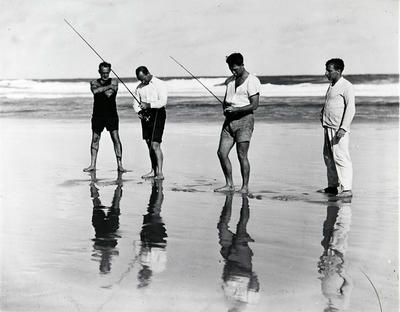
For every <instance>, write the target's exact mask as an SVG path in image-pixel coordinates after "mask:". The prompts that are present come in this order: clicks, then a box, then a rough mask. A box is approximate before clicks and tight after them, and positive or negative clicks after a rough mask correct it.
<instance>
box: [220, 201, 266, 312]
mask: <svg viewBox="0 0 400 312" xmlns="http://www.w3.org/2000/svg"><path fill="white" fill-rule="evenodd" d="M232 200H233V196H232V195H231V194H230V195H227V196H226V199H225V204H224V207H223V208H222V212H221V216H220V219H219V222H218V225H217V228H218V236H219V244H220V245H221V251H220V252H221V255H222V257H223V258H224V260H225V265H224V270H223V273H222V288H223V290H224V293H225V296H226V298H227V299H228V303H229V311H241V310H243V309H244V308H245V307H246V304H247V303H257V301H258V297H259V293H258V292H259V290H260V285H259V282H258V278H257V275H256V274H255V273H254V272H253V266H252V258H253V251H252V250H251V248H250V247H249V242H254V240H253V239H252V238H251V237H250V235H249V234H248V233H247V229H246V227H247V222H248V221H249V217H250V210H249V199H248V198H247V196H242V208H241V210H240V219H239V222H238V223H237V226H236V233H232V232H231V231H230V230H229V221H230V219H231V215H232Z"/></svg>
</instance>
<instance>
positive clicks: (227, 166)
mask: <svg viewBox="0 0 400 312" xmlns="http://www.w3.org/2000/svg"><path fill="white" fill-rule="evenodd" d="M234 144H235V142H234V141H233V140H231V139H228V138H226V137H224V136H222V135H221V138H220V141H219V147H218V152H217V155H218V158H219V161H220V163H221V167H222V171H223V172H224V176H225V181H226V184H225V185H224V186H223V187H220V188H217V189H215V190H214V192H234V191H235V186H234V185H233V179H232V164H231V161H230V160H229V157H228V155H229V152H230V151H231V149H232V147H233V145H234Z"/></svg>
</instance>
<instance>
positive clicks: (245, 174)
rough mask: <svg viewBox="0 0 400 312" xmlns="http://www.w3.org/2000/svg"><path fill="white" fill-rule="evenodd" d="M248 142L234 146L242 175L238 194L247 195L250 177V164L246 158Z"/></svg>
mask: <svg viewBox="0 0 400 312" xmlns="http://www.w3.org/2000/svg"><path fill="white" fill-rule="evenodd" d="M249 146H250V142H240V143H237V144H236V151H237V155H238V158H239V163H240V172H241V174H242V188H241V189H240V192H241V193H243V194H248V193H249V177H250V163H249V159H248V158H247V153H248V151H249Z"/></svg>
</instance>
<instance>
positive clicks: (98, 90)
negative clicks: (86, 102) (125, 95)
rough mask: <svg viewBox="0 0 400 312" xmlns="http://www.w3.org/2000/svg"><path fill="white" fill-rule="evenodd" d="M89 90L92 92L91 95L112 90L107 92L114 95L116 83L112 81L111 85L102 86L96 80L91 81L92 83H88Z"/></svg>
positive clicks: (116, 88) (116, 87) (116, 89)
mask: <svg viewBox="0 0 400 312" xmlns="http://www.w3.org/2000/svg"><path fill="white" fill-rule="evenodd" d="M90 90H91V91H92V93H93V94H97V93H101V92H106V91H108V90H112V91H110V92H109V93H111V94H112V93H114V92H115V93H116V92H117V91H118V81H117V80H115V79H113V80H112V81H111V84H109V85H106V86H102V85H101V84H100V83H99V82H98V81H97V80H93V81H92V82H90ZM111 94H110V95H111ZM107 96H108V95H107Z"/></svg>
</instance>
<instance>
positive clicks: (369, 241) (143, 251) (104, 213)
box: [0, 118, 399, 312]
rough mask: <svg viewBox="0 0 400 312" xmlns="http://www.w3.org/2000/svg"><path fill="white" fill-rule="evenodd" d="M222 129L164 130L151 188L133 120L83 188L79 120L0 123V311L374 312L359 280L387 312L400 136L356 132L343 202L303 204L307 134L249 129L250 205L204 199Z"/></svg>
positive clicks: (309, 158) (293, 127) (264, 126)
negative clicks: (119, 160)
mask: <svg viewBox="0 0 400 312" xmlns="http://www.w3.org/2000/svg"><path fill="white" fill-rule="evenodd" d="M219 129H220V125H219V124H217V123H205V124H201V123H190V124H185V123H179V124H177V123H168V124H167V127H166V132H165V140H164V143H163V151H164V155H165V168H164V171H165V176H166V179H165V181H164V182H163V183H162V184H161V185H159V184H154V183H152V182H151V181H143V180H141V179H140V175H141V174H143V173H145V172H147V170H148V168H149V161H148V158H147V152H146V148H145V145H144V143H143V141H142V140H141V133H140V127H139V124H138V123H137V122H131V121H129V120H123V121H122V123H121V130H120V135H121V140H122V144H123V162H124V166H125V167H126V168H128V169H131V170H132V171H131V172H128V173H125V174H123V175H122V177H118V174H117V172H116V164H115V159H114V154H113V149H112V145H111V141H110V138H109V136H108V133H106V132H105V133H104V134H103V138H102V140H101V142H100V151H99V158H98V170H97V172H96V177H91V176H90V174H87V173H83V172H82V168H84V167H86V166H87V165H88V164H89V143H90V125H89V123H88V122H87V121H81V120H38V119H5V118H4V119H1V120H0V131H1V136H0V139H1V147H2V148H1V153H0V157H1V159H0V160H1V179H0V183H1V185H0V186H1V189H0V191H1V198H0V200H1V207H2V210H1V215H0V216H1V274H2V277H1V283H2V284H1V311H110V310H113V311H151V312H153V311H174V312H175V311H284V312H286V311H307V312H309V311H321V312H322V311H324V309H326V308H327V307H328V306H329V307H330V308H331V309H332V311H334V310H333V309H334V308H338V310H339V311H340V310H348V311H379V302H378V298H377V295H376V294H375V292H374V289H373V286H372V285H371V283H370V282H369V280H368V279H367V276H368V278H369V279H370V280H371V281H372V283H373V285H374V286H375V288H376V290H377V292H378V295H379V298H380V301H381V303H382V308H383V311H397V310H398V279H399V277H398V271H397V269H398V202H399V198H398V186H399V185H398V172H399V168H398V159H399V158H398V156H399V155H398V139H399V137H398V124H397V123H374V124H372V125H371V124H367V123H356V124H354V125H353V128H352V134H351V143H350V144H351V145H350V148H351V155H352V159H353V164H354V194H355V196H354V198H353V200H352V202H351V203H349V202H345V201H341V202H336V201H334V200H333V199H332V198H328V197H327V196H325V195H323V194H319V193H316V192H315V191H316V190H317V189H319V188H321V187H324V186H325V184H326V178H325V168H324V164H323V159H322V139H323V136H322V130H321V128H320V127H319V125H318V124H317V123H274V124H268V123H261V122H260V123H257V124H256V130H255V133H254V138H253V141H252V143H251V149H250V155H249V156H250V161H251V166H252V172H251V183H250V188H251V191H252V192H253V194H254V198H249V199H243V198H242V197H241V196H239V195H238V194H235V195H234V196H233V197H230V196H225V195H223V194H216V193H213V191H212V190H213V189H214V188H216V187H218V186H220V185H222V183H223V176H222V172H221V170H220V167H219V163H218V160H217V157H216V148H217V144H218V135H219ZM232 162H233V166H234V179H235V181H236V183H237V185H238V186H239V184H240V174H239V167H238V163H237V160H236V156H235V151H232ZM365 274H366V275H365ZM327 311H328V310H327Z"/></svg>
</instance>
